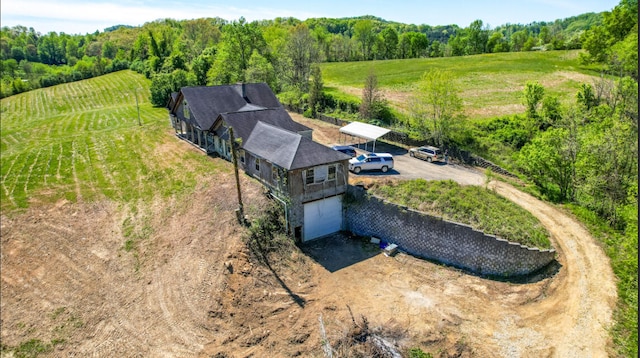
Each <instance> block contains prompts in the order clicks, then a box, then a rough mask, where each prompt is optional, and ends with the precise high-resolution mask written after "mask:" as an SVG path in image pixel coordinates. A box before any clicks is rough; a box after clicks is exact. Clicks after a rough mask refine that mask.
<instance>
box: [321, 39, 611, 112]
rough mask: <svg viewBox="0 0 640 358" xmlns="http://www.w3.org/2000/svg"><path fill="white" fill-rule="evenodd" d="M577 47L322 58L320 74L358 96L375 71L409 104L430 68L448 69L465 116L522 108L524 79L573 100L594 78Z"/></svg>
mask: <svg viewBox="0 0 640 358" xmlns="http://www.w3.org/2000/svg"><path fill="white" fill-rule="evenodd" d="M580 51H581V50H571V51H538V52H509V53H497V54H482V55H474V56H458V57H438V58H419V59H407V60H385V61H367V62H349V63H336V62H334V63H323V64H322V65H321V69H322V79H323V81H324V84H325V86H327V87H328V88H330V89H334V90H338V91H341V92H345V93H348V94H351V95H354V96H357V97H361V91H362V88H363V87H364V83H365V79H366V77H367V76H368V75H369V73H374V74H375V75H376V77H377V79H378V85H379V88H380V89H382V90H383V91H384V92H385V93H386V94H387V99H388V100H389V102H390V103H391V104H392V105H393V106H394V107H396V108H398V109H400V110H404V111H406V110H408V101H407V98H408V97H409V96H410V95H411V92H412V89H413V87H414V85H415V84H416V83H417V82H418V81H419V80H420V77H421V76H422V75H423V74H424V73H425V72H427V71H429V70H440V71H447V72H450V73H451V76H452V78H453V80H454V81H455V82H456V85H457V88H458V91H459V96H460V98H462V100H463V103H464V110H465V113H466V114H467V116H468V117H469V118H488V117H494V116H500V115H509V114H516V113H523V112H524V106H523V105H522V101H521V98H520V95H521V93H522V90H523V89H524V86H525V84H526V82H527V81H536V82H538V83H540V84H541V85H542V86H543V87H544V88H545V91H546V94H548V95H554V96H558V98H559V99H560V101H561V102H564V103H569V102H574V101H575V95H576V93H577V91H578V89H579V88H580V85H581V84H583V83H588V84H593V83H594V81H597V80H598V78H599V72H598V69H597V68H595V67H586V66H583V65H581V64H580V61H579V59H578V54H579V52H580Z"/></svg>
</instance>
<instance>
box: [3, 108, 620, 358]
mask: <svg viewBox="0 0 640 358" xmlns="http://www.w3.org/2000/svg"><path fill="white" fill-rule="evenodd" d="M294 117H295V119H296V120H299V121H300V122H302V123H303V124H306V125H309V126H311V127H313V128H314V139H315V140H317V141H319V142H322V143H327V144H329V143H332V142H336V141H337V140H338V135H337V134H338V130H337V127H335V126H332V125H329V124H324V123H321V122H317V121H310V120H307V119H304V118H302V117H299V116H295V115H294ZM170 145H172V146H175V148H171V150H172V151H173V150H194V149H193V148H191V147H190V146H189V145H188V144H186V143H184V142H180V141H178V140H177V139H176V142H175V143H174V144H170ZM211 160H220V159H213V158H212V159H211ZM370 180H375V178H373V179H370ZM242 182H243V198H244V199H245V205H246V206H247V207H248V208H249V210H248V211H249V212H252V211H255V210H257V209H258V208H260V207H261V206H262V205H263V204H264V202H265V198H264V195H263V194H262V188H261V186H260V184H258V183H255V182H254V181H252V180H250V179H249V178H247V177H243V178H242ZM491 186H492V187H494V188H495V190H497V191H498V192H499V193H501V194H503V195H505V196H506V197H508V198H510V199H512V200H513V201H515V202H516V203H518V204H519V205H521V206H523V207H524V208H526V209H527V210H529V211H531V212H532V213H533V214H534V215H535V216H537V217H538V218H539V219H540V220H541V221H542V223H543V224H544V225H545V226H546V227H547V228H548V229H549V231H550V232H551V233H552V235H553V238H552V239H553V242H554V246H555V248H556V250H557V251H558V262H559V264H560V266H559V270H558V271H557V273H555V274H554V275H552V276H548V277H538V278H536V279H533V280H531V281H530V282H529V283H516V282H500V281H494V280H488V279H485V278H482V277H477V276H473V275H469V274H467V273H464V272H462V271H459V270H456V269H452V268H448V267H444V266H441V265H437V264H434V263H431V262H427V261H424V260H419V259H416V258H413V257H411V256H408V255H405V254H402V253H400V254H398V255H396V256H394V257H386V256H385V255H382V254H380V253H379V250H378V249H377V248H376V247H375V246H373V245H372V244H369V243H367V242H363V241H357V240H354V239H350V238H345V237H343V236H336V237H333V238H332V239H329V240H319V241H316V242H314V243H312V244H310V245H305V246H303V248H302V251H294V252H293V253H292V254H291V257H289V258H285V259H282V260H274V261H273V262H271V263H270V264H269V265H264V264H259V263H257V262H256V261H255V260H251V259H250V258H251V253H250V252H248V250H247V249H246V247H245V245H244V244H243V242H242V239H241V238H242V237H243V235H244V234H245V233H246V229H245V228H243V227H241V226H239V225H238V224H237V222H236V220H235V213H234V209H235V208H236V202H235V196H233V195H231V194H230V193H234V190H235V184H234V180H233V176H232V175H230V174H220V173H217V174H215V175H211V176H209V177H207V178H205V179H203V181H202V183H201V185H200V187H199V188H198V190H197V192H196V193H195V194H193V195H191V196H189V197H181V198H173V199H167V200H158V201H154V202H151V203H137V205H136V207H135V210H134V208H131V207H123V206H121V205H117V204H114V203H112V202H98V203H78V204H72V203H68V202H64V201H62V202H59V203H57V204H56V205H43V204H37V203H34V204H33V205H32V207H31V208H30V209H28V210H27V211H26V212H24V213H19V214H11V215H6V213H3V215H2V218H1V219H2V220H1V230H2V238H1V240H2V241H1V244H2V246H1V260H2V261H1V272H0V278H1V287H0V288H1V297H0V298H1V302H0V304H1V306H0V308H1V312H0V313H1V316H0V318H1V324H2V332H1V336H0V337H1V339H2V345H3V346H5V347H16V346H18V345H20V344H22V343H25V342H27V341H29V340H31V339H39V340H41V341H43V342H45V343H48V342H51V340H54V339H57V340H59V341H58V342H61V343H59V344H57V345H55V347H54V349H53V350H52V351H51V352H49V353H47V354H45V355H48V356H81V357H85V356H93V357H116V356H122V357H290V356H302V357H322V356H324V354H323V351H322V343H323V342H325V341H326V342H328V343H329V344H330V345H333V347H336V342H338V341H339V340H340V339H341V338H342V337H344V336H345V335H346V334H347V333H348V332H349V330H351V329H352V328H353V325H352V323H351V322H352V321H351V313H350V310H351V312H352V313H353V315H354V316H355V317H356V318H359V317H361V316H364V317H366V318H367V320H368V322H369V325H370V327H374V328H376V332H378V333H379V334H380V335H381V336H383V337H385V338H386V339H387V340H388V341H390V342H393V343H394V344H396V345H397V346H398V347H401V348H404V349H406V348H409V347H421V348H422V349H423V350H424V351H426V352H430V353H432V354H433V355H434V356H435V357H604V356H607V355H608V347H610V340H609V338H608V334H607V328H608V327H609V325H610V323H611V319H612V318H611V316H612V309H613V307H614V305H615V301H616V288H615V281H614V276H613V273H612V271H611V268H610V265H609V260H608V258H607V256H606V255H605V254H604V252H603V251H602V249H601V248H600V247H599V246H598V244H597V243H596V240H595V239H594V238H593V237H591V236H590V235H589V233H588V232H587V231H586V230H585V229H584V228H583V227H582V226H581V225H580V224H579V223H578V222H577V221H576V220H575V219H574V218H573V217H571V216H570V215H568V214H566V213H565V212H564V211H563V210H562V209H561V208H557V207H554V206H551V205H549V204H546V203H544V202H541V201H539V200H537V199H535V198H533V197H531V196H529V195H527V194H523V193H521V192H519V191H518V190H516V189H514V188H512V187H510V186H508V185H506V184H503V183H500V182H493V183H491ZM249 203H250V204H249ZM125 220H129V221H130V222H132V223H134V224H135V225H136V227H137V228H142V227H144V228H149V230H150V232H149V234H148V237H147V238H146V239H144V240H142V241H141V243H140V245H139V246H138V247H137V249H135V250H132V251H129V252H127V251H126V250H124V244H125V241H126V238H125V236H124V233H123V222H125ZM320 321H322V322H323V326H324V328H325V332H326V338H327V339H326V340H324V339H323V337H322V334H321V329H320ZM338 353H340V352H338ZM343 353H344V352H343ZM334 356H335V355H334ZM343 356H346V355H343Z"/></svg>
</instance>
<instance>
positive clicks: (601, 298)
mask: <svg viewBox="0 0 640 358" xmlns="http://www.w3.org/2000/svg"><path fill="white" fill-rule="evenodd" d="M292 116H293V117H294V119H295V120H296V121H300V122H302V123H303V124H305V125H307V126H310V127H312V128H313V129H314V138H315V139H316V140H319V141H324V142H326V143H330V142H332V141H334V142H337V140H338V138H339V134H338V136H336V133H337V132H338V129H337V127H336V126H333V125H329V124H327V123H323V122H320V121H315V120H308V119H306V118H303V117H302V116H298V115H296V114H292ZM404 157H407V158H406V159H405V158H404ZM396 158H397V160H398V161H399V163H398V164H408V165H409V166H407V165H405V166H404V167H403V168H404V170H401V173H400V175H398V176H397V178H398V179H414V176H415V175H420V177H424V178H426V179H440V180H442V179H452V180H454V181H457V182H459V183H460V184H463V185H469V184H471V185H484V182H485V177H484V175H483V174H482V173H481V172H480V171H473V170H464V171H461V170H460V168H457V166H455V165H444V166H442V165H440V166H438V165H434V164H433V163H428V164H427V163H424V164H423V163H421V162H420V161H416V160H415V159H413V158H408V156H406V155H401V156H397V157H396ZM402 159H405V161H408V163H404V161H403V160H402ZM422 167H425V168H426V169H425V170H428V171H429V172H434V171H436V170H437V175H438V177H437V178H434V177H431V176H427V175H423V174H424V173H423V171H424V170H423V168H422ZM409 169H411V170H409ZM403 174H409V175H403ZM430 174H432V173H430ZM367 176H368V177H370V178H372V179H374V180H375V178H380V179H383V178H385V177H386V176H384V175H382V176H377V175H367ZM461 177H463V178H464V179H462V180H461V179H460V178H461ZM489 187H490V188H492V189H495V190H496V191H497V192H498V193H499V194H501V195H503V196H505V197H506V198H509V199H510V200H512V201H513V202H515V203H516V204H518V205H520V206H521V207H523V208H524V209H526V210H528V211H529V212H531V213H532V214H533V215H534V216H536V217H537V218H538V219H539V220H540V221H541V223H542V224H543V225H544V226H545V227H546V228H547V230H548V231H549V232H550V234H551V236H552V238H551V239H552V243H553V246H554V248H555V249H556V251H557V252H558V258H557V260H558V262H559V263H560V265H561V268H560V270H559V271H558V273H557V274H556V275H555V276H553V277H551V278H549V279H545V280H543V281H540V282H537V283H532V284H525V285H521V286H508V287H505V286H503V285H502V284H501V283H495V282H492V283H488V282H486V280H481V279H478V278H475V277H467V278H464V279H457V278H455V277H449V278H448V279H447V283H445V284H442V283H441V282H437V281H433V280H431V279H430V278H427V277H421V278H420V279H421V280H422V284H429V285H431V288H432V290H430V292H428V294H424V295H422V296H421V297H422V298H425V299H428V300H430V302H431V308H433V307H438V306H439V305H438V304H437V302H438V301H441V302H442V305H443V306H444V305H447V304H448V306H447V307H446V308H445V307H441V308H440V310H441V311H442V312H440V313H441V317H443V318H442V319H443V321H449V317H452V316H453V317H459V318H460V319H461V322H460V323H457V324H456V325H459V326H460V327H459V328H460V330H461V331H462V332H463V333H464V334H465V335H467V339H468V340H470V341H474V346H476V347H482V349H489V350H490V351H492V352H493V353H492V354H495V353H496V352H497V353H499V355H500V356H503V357H539V356H554V357H563V358H564V357H606V356H608V354H607V348H608V347H610V337H609V332H608V328H609V327H610V326H611V323H612V312H613V309H614V308H615V304H616V299H617V291H616V285H615V281H616V278H615V276H614V274H613V271H612V269H611V265H610V262H609V258H608V257H607V255H606V254H605V253H604V251H603V250H602V248H601V247H600V246H599V244H598V243H597V240H596V239H594V238H593V237H592V236H591V234H590V233H589V232H588V231H587V230H586V229H585V228H584V227H583V226H582V225H581V224H580V223H579V221H577V220H576V219H575V218H574V217H573V216H571V215H570V214H567V213H566V212H565V211H563V210H560V209H558V208H556V207H554V206H552V205H550V204H547V203H545V202H542V201H540V200H538V199H536V198H534V197H533V196H531V195H528V194H526V193H523V192H521V191H519V190H517V189H515V188H514V187H512V186H510V185H508V184H505V183H503V182H499V181H493V182H491V183H490V186H489ZM403 269H404V270H406V267H405V268H403ZM391 270H392V271H395V268H391ZM400 272H401V271H400ZM363 279H364V278H363ZM370 284H371V283H370ZM416 286H417V287H414V289H413V293H412V294H416V293H420V292H421V291H422V289H421V287H420V285H419V284H417V285H416ZM465 286H466V287H465ZM469 287H471V288H472V289H469ZM438 291H440V292H438ZM447 291H449V292H451V293H452V294H449V295H447ZM455 291H459V292H461V294H459V295H456V294H454V293H453V292H455ZM436 292H438V293H436ZM396 294H397V293H396ZM458 299H463V300H468V301H469V302H472V303H469V304H465V303H462V302H461V301H458ZM392 302H393V301H390V303H392ZM395 304H397V302H395ZM473 305H480V306H483V307H482V308H481V309H478V306H476V307H473ZM470 306H471V307H470ZM365 307H366V306H365ZM369 308H370V309H374V307H369ZM428 314H429V315H432V314H433V310H431V311H430V312H429V313H428ZM454 321H456V320H454ZM480 332H482V333H483V334H479V333H480ZM484 334H486V335H485V336H484V337H483V335H484ZM472 337H475V338H472Z"/></svg>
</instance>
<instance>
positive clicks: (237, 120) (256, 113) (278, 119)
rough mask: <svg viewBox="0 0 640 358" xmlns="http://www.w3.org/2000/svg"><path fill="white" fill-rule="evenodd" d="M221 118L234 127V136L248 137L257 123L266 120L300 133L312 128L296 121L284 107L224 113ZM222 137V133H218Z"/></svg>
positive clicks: (227, 124)
mask: <svg viewBox="0 0 640 358" xmlns="http://www.w3.org/2000/svg"><path fill="white" fill-rule="evenodd" d="M219 118H220V119H221V120H222V121H224V123H225V124H226V126H231V127H233V131H234V136H235V137H236V138H242V139H243V140H244V139H246V138H248V137H249V135H250V134H251V131H252V130H253V128H254V127H255V125H256V123H258V122H264V123H268V124H271V125H273V126H276V127H279V128H282V129H285V130H287V131H290V132H294V133H299V132H303V131H309V130H311V128H309V127H307V126H305V125H302V124H300V123H298V122H295V121H294V120H293V119H291V116H290V115H289V113H287V111H286V110H285V109H284V108H282V107H281V108H276V109H263V110H252V111H242V112H233V113H223V114H221V115H220V116H219ZM218 136H220V137H222V133H218Z"/></svg>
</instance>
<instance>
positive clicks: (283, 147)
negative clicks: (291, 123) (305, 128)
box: [242, 122, 302, 169]
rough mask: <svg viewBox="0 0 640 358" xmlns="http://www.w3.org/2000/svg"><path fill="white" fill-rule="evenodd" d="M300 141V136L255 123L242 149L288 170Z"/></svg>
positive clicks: (261, 123)
mask: <svg viewBox="0 0 640 358" xmlns="http://www.w3.org/2000/svg"><path fill="white" fill-rule="evenodd" d="M301 140H302V136H301V135H300V134H298V133H293V132H289V131H286V130H284V129H281V128H278V127H274V126H272V125H269V124H266V123H263V122H257V123H256V124H255V127H254V128H253V131H252V132H251V135H249V138H247V140H246V141H245V142H244V144H243V145H242V147H243V148H244V150H246V151H248V152H251V153H253V154H255V155H257V156H258V157H261V158H264V159H266V160H268V161H270V162H272V163H275V164H276V165H278V166H280V167H282V168H285V169H290V168H291V164H292V163H293V161H294V159H295V157H296V153H297V151H298V145H299V144H300V141H301Z"/></svg>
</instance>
